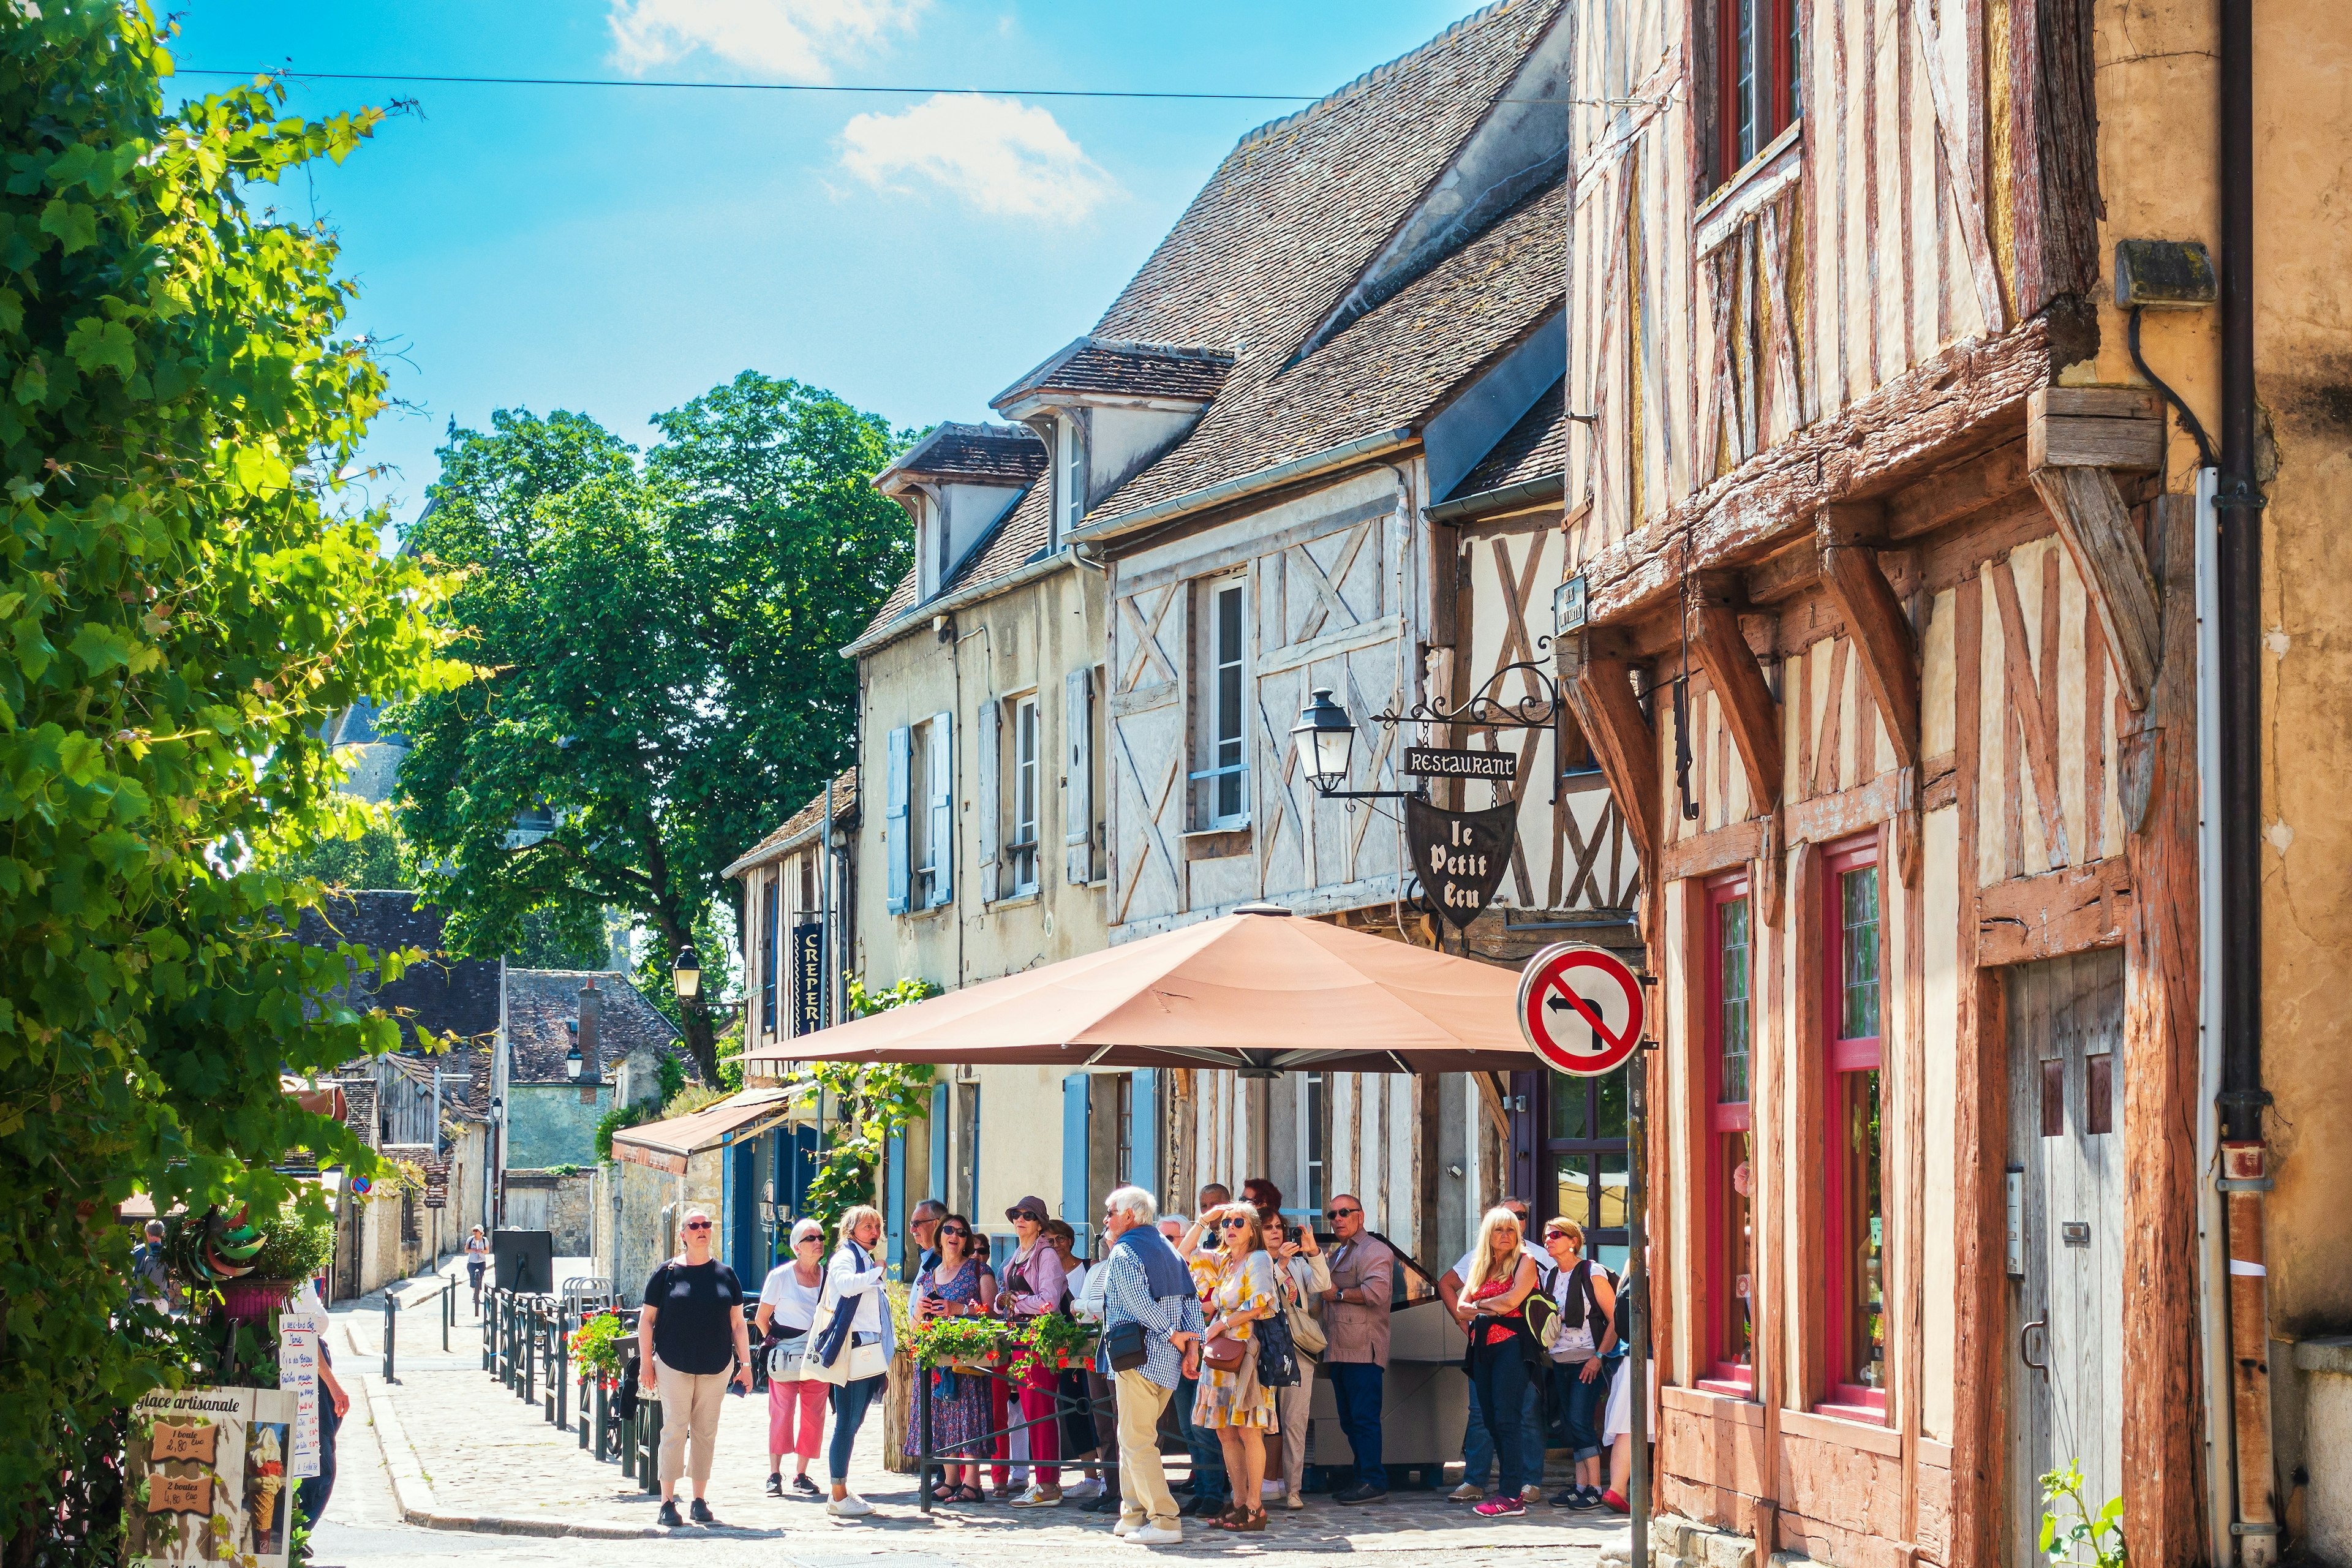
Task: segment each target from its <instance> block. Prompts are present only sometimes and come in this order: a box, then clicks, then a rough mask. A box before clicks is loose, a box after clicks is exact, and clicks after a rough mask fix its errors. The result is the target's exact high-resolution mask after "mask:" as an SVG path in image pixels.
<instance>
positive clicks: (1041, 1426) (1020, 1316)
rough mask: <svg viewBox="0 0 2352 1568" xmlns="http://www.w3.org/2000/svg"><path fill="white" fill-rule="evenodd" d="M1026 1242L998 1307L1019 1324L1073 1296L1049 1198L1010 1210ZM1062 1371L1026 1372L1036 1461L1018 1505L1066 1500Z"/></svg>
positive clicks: (1025, 1399) (1007, 1270)
mask: <svg viewBox="0 0 2352 1568" xmlns="http://www.w3.org/2000/svg"><path fill="white" fill-rule="evenodd" d="M1004 1217H1005V1218H1006V1219H1009V1220H1011V1221H1012V1222H1013V1234H1014V1235H1015V1236H1017V1237H1020V1239H1021V1245H1020V1247H1019V1248H1018V1249H1016V1250H1015V1251H1014V1252H1013V1257H1012V1258H1011V1259H1010V1260H1009V1261H1008V1262H1007V1263H1006V1264H1005V1266H1004V1289H1002V1290H1000V1291H999V1292H997V1297H996V1305H997V1308H998V1310H1000V1311H1001V1312H1002V1313H1003V1316H1004V1317H1006V1318H1007V1319H1009V1320H1011V1321H1013V1322H1016V1323H1021V1322H1026V1321H1029V1320H1031V1319H1033V1318H1042V1317H1044V1316H1045V1314H1047V1313H1048V1312H1058V1311H1061V1310H1063V1308H1064V1305H1065V1304H1066V1301H1067V1300H1068V1280H1067V1277H1066V1271H1065V1270H1064V1268H1062V1258H1061V1254H1059V1253H1057V1252H1055V1250H1054V1247H1053V1244H1052V1243H1051V1242H1048V1241H1047V1240H1046V1239H1045V1218H1046V1215H1045V1199H1043V1198H1039V1197H1024V1198H1023V1199H1022V1200H1021V1201H1020V1202H1019V1203H1016V1204H1014V1205H1013V1206H1012V1207H1011V1208H1009V1209H1006V1210H1005V1211H1004ZM1060 1377H1061V1373H1059V1372H1057V1371H1056V1370H1055V1369H1054V1368H1053V1367H1050V1366H1033V1367H1031V1368H1030V1369H1029V1370H1028V1371H1027V1372H1025V1373H1022V1374H1021V1384H1020V1387H1021V1419H1022V1421H1023V1423H1024V1425H1025V1426H1027V1430H1028V1433H1029V1458H1030V1459H1031V1461H1032V1462H1033V1463H1032V1469H1031V1474H1032V1477H1033V1479H1031V1481H1030V1484H1029V1489H1027V1490H1026V1491H1024V1492H1023V1493H1021V1495H1020V1496H1018V1497H1016V1498H1014V1499H1013V1507H1014V1508H1059V1507H1060V1506H1061V1503H1062V1468H1061V1466H1060V1465H1059V1464H1057V1463H1055V1461H1056V1460H1058V1459H1060V1458H1061V1457H1062V1433H1061V1419H1060V1416H1059V1414H1058V1412H1057V1409H1056V1400H1055V1390H1056V1388H1057V1386H1058V1384H1059V1380H1060Z"/></svg>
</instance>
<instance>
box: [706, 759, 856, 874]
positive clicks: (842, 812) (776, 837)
mask: <svg viewBox="0 0 2352 1568" xmlns="http://www.w3.org/2000/svg"><path fill="white" fill-rule="evenodd" d="M833 820H834V825H835V826H836V827H838V826H844V825H854V824H855V823H856V820H857V770H856V768H847V769H845V770H844V771H843V773H842V774H841V776H840V777H839V778H837V779H835V780H834V781H833ZM823 827H824V791H823V790H819V791H817V792H816V794H814V795H811V796H810V797H809V803H808V804H807V805H804V806H803V807H801V808H800V809H799V810H798V811H796V812H794V813H793V814H792V816H788V817H786V818H784V825H783V826H782V827H779V828H777V829H776V830H775V831H774V832H773V833H771V834H769V835H768V836H767V837H765V838H762V839H761V840H760V842H758V843H757V844H754V845H753V846H751V848H750V849H748V850H746V851H744V853H743V855H742V857H741V858H739V859H738V860H736V861H735V863H734V864H733V865H731V866H730V867H728V868H727V869H726V872H725V875H727V876H730V877H732V876H735V875H737V874H738V873H740V872H742V871H745V870H748V869H749V868H751V867H753V866H758V865H761V864H763V863H765V862H767V861H769V860H772V859H774V858H776V857H777V856H778V855H780V854H782V852H783V851H785V850H787V849H791V848H794V847H798V845H799V844H800V841H801V840H802V839H803V838H806V837H809V836H810V835H811V834H813V833H815V832H817V831H819V830H820V829H822V828H823Z"/></svg>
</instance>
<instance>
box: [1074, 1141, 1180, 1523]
mask: <svg viewBox="0 0 2352 1568" xmlns="http://www.w3.org/2000/svg"><path fill="white" fill-rule="evenodd" d="M1156 1206H1157V1205H1155V1204H1154V1203H1153V1201H1152V1197H1151V1194H1150V1193H1147V1192H1145V1191H1144V1190H1143V1189H1142V1188H1141V1187H1121V1188H1119V1189H1118V1191H1116V1192H1114V1193H1112V1194H1110V1195H1109V1196H1108V1197H1107V1198H1105V1199H1104V1200H1103V1234H1104V1235H1106V1236H1108V1237H1110V1240H1111V1247H1110V1256H1109V1257H1108V1258H1105V1259H1104V1260H1103V1261H1102V1262H1101V1263H1100V1264H1098V1265H1097V1272H1099V1273H1100V1274H1101V1275H1102V1277H1103V1286H1102V1304H1103V1307H1102V1321H1103V1336H1102V1343H1101V1346H1100V1348H1099V1349H1098V1350H1097V1352H1096V1358H1095V1370H1096V1371H1097V1372H1098V1373H1101V1374H1102V1375H1103V1376H1105V1377H1107V1378H1109V1379H1110V1380H1111V1381H1112V1383H1113V1384H1114V1385H1115V1386H1116V1387H1117V1389H1118V1479H1119V1495H1120V1497H1121V1498H1122V1499H1123V1503H1122V1506H1121V1507H1120V1509H1119V1513H1118V1523H1117V1524H1116V1525H1114V1526H1112V1529H1111V1532H1112V1533H1113V1534H1114V1535H1122V1536H1125V1537H1126V1538H1127V1539H1128V1540H1129V1541H1132V1542H1137V1543H1138V1544H1139V1545H1144V1546H1174V1545H1177V1544H1178V1543H1180V1542H1182V1540H1183V1539H1184V1527H1183V1524H1182V1522H1181V1521H1180V1520H1179V1519H1178V1517H1177V1513H1176V1498H1175V1495H1174V1494H1173V1493H1172V1492H1171V1491H1170V1490H1169V1489H1168V1475H1167V1472H1166V1471H1165V1470H1163V1469H1162V1468H1160V1413H1161V1412H1163V1411H1165V1410H1166V1409H1167V1408H1168V1400H1169V1396H1170V1395H1171V1394H1172V1393H1173V1392H1174V1391H1175V1390H1176V1389H1177V1387H1178V1386H1179V1385H1180V1384H1182V1383H1184V1382H1186V1381H1189V1379H1188V1375H1187V1374H1188V1373H1195V1372H1197V1371H1198V1363H1197V1360H1196V1358H1197V1357H1198V1355H1199V1353H1200V1348H1201V1326H1202V1325H1201V1300H1200V1297H1199V1296H1198V1295H1197V1294H1195V1293H1194V1290H1193V1287H1192V1276H1191V1273H1190V1272H1189V1271H1188V1270H1187V1269H1186V1268H1185V1267H1184V1262H1183V1259H1181V1258H1179V1257H1177V1255H1176V1249H1175V1248H1174V1247H1171V1246H1169V1245H1168V1239H1167V1237H1164V1236H1162V1235H1160V1231H1159V1229H1158V1227H1157V1226H1155V1225H1154V1224H1153V1218H1152V1216H1153V1211H1154V1209H1155V1208H1156ZM1129 1325H1134V1326H1136V1327H1139V1328H1140V1329H1141V1331H1142V1334H1141V1339H1142V1347H1141V1349H1142V1355H1143V1360H1142V1362H1141V1363H1140V1364H1133V1365H1128V1366H1119V1365H1117V1364H1115V1363H1114V1360H1113V1357H1114V1355H1115V1353H1116V1350H1115V1347H1116V1346H1117V1345H1118V1343H1119V1342H1121V1341H1122V1340H1123V1338H1126V1337H1129V1336H1128V1335H1124V1334H1123V1333H1122V1331H1123V1330H1125V1329H1127V1328H1128V1326H1129ZM1119 1359H1122V1360H1124V1359H1126V1358H1125V1357H1120V1358H1119Z"/></svg>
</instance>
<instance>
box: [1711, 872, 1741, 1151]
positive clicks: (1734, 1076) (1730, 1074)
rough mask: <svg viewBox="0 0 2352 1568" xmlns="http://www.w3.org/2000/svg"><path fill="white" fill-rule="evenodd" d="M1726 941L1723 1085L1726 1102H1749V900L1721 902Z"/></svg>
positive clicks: (1722, 955)
mask: <svg viewBox="0 0 2352 1568" xmlns="http://www.w3.org/2000/svg"><path fill="white" fill-rule="evenodd" d="M1719 907H1720V909H1721V914H1720V915H1719V916H1718V919H1719V921H1720V922H1721V931H1722V939H1723V945H1722V951H1721V952H1720V954H1719V957H1720V960H1721V969H1720V971H1719V973H1720V975H1721V979H1722V992H1723V1017H1722V1020H1721V1028H1722V1030H1723V1087H1722V1091H1721V1092H1720V1093H1719V1094H1717V1097H1716V1098H1717V1100H1718V1101H1719V1102H1720V1103H1722V1104H1725V1105H1745V1104H1746V1103H1747V1102H1748V900H1746V899H1732V900H1728V901H1727V902H1726V903H1724V904H1722V905H1721V906H1719Z"/></svg>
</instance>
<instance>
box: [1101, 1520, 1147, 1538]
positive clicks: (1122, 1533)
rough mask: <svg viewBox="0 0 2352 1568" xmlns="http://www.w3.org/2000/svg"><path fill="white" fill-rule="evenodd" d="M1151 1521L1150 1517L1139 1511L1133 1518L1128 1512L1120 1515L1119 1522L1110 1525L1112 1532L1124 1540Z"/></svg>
mask: <svg viewBox="0 0 2352 1568" xmlns="http://www.w3.org/2000/svg"><path fill="white" fill-rule="evenodd" d="M1150 1522H1151V1521H1150V1519H1149V1518H1147V1517H1146V1516H1144V1515H1142V1514H1136V1515H1134V1516H1133V1517H1132V1518H1130V1517H1129V1516H1128V1515H1126V1514H1120V1515H1119V1516H1118V1523H1117V1524H1114V1525H1112V1526H1111V1527H1110V1532H1111V1533H1112V1534H1113V1535H1116V1536H1118V1537H1119V1538H1120V1539H1121V1540H1124V1539H1126V1538H1127V1537H1128V1536H1130V1535H1133V1534H1134V1533H1135V1532H1136V1531H1139V1530H1141V1529H1142V1528H1143V1527H1144V1526H1145V1525H1147V1524H1149V1523H1150Z"/></svg>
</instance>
